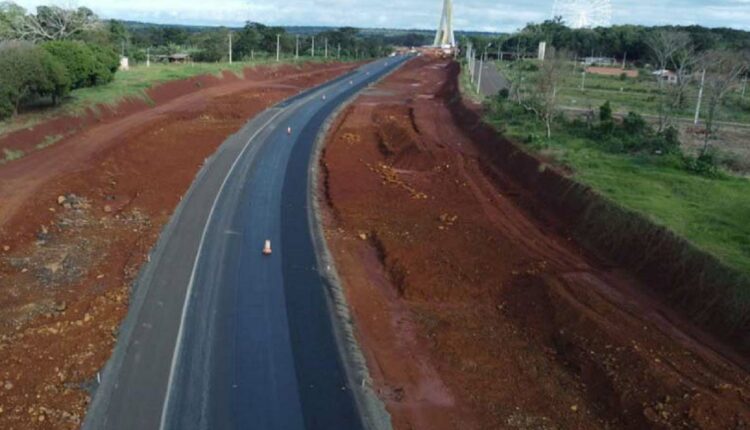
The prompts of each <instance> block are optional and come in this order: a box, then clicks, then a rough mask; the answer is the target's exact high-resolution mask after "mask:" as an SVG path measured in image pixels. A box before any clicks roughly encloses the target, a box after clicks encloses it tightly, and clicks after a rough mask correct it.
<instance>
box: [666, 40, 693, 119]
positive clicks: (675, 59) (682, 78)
mask: <svg viewBox="0 0 750 430" xmlns="http://www.w3.org/2000/svg"><path fill="white" fill-rule="evenodd" d="M699 57H700V56H699V55H698V54H697V53H696V52H695V47H694V46H693V44H692V43H690V42H688V43H687V44H685V45H684V46H682V47H681V48H680V49H678V50H677V51H676V52H675V53H674V54H673V55H672V66H673V67H674V72H675V75H676V77H677V82H676V83H675V84H674V85H671V86H670V88H669V90H668V91H667V93H668V96H669V105H670V106H669V107H670V108H671V109H672V110H673V111H675V110H679V109H682V108H683V107H685V102H686V101H687V100H686V96H687V90H688V88H689V87H690V85H691V84H692V83H693V80H694V77H695V66H696V64H698V62H699V60H700V58H699Z"/></svg>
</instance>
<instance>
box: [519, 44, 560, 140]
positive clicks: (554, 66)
mask: <svg viewBox="0 0 750 430" xmlns="http://www.w3.org/2000/svg"><path fill="white" fill-rule="evenodd" d="M568 65H569V61H568V56H567V55H565V53H563V52H558V51H555V50H554V49H550V50H548V51H547V57H546V58H545V60H544V61H543V62H542V64H541V66H540V68H539V72H538V73H537V75H536V77H535V79H534V82H533V89H532V92H531V94H530V96H529V98H528V99H527V100H526V101H524V102H523V106H524V107H525V108H526V109H528V110H529V111H532V112H534V113H535V114H536V116H537V117H538V118H539V119H540V120H541V121H542V122H543V123H544V126H545V128H546V129H547V138H548V139H549V138H550V137H552V120H553V119H554V117H555V112H556V111H557V105H558V103H559V99H558V91H559V89H560V85H561V83H562V78H563V76H564V75H565V70H566V68H567V67H568Z"/></svg>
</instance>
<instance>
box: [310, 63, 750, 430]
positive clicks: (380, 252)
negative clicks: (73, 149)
mask: <svg viewBox="0 0 750 430" xmlns="http://www.w3.org/2000/svg"><path fill="white" fill-rule="evenodd" d="M454 66H455V65H451V64H450V63H448V62H446V61H439V60H430V59H428V58H424V57H422V58H418V59H415V60H413V61H412V62H411V63H409V64H408V65H406V66H405V67H404V68H403V69H401V70H400V71H399V72H397V73H395V74H394V75H392V76H391V77H389V78H388V79H386V80H385V81H383V82H382V83H381V84H380V85H378V86H376V87H375V88H373V89H371V90H369V91H368V92H367V93H365V94H364V95H363V96H361V97H359V98H358V99H357V101H356V102H355V103H354V104H353V105H351V106H350V107H349V108H348V109H347V110H346V111H344V113H342V115H341V116H340V117H339V119H338V121H337V122H336V123H335V124H334V127H333V128H332V131H331V133H330V134H329V136H328V141H327V146H326V149H325V152H324V155H323V159H322V161H321V163H322V167H323V168H322V169H321V172H322V177H321V185H320V186H321V188H322V193H321V195H323V196H325V199H326V202H325V205H323V206H324V207H326V208H327V209H326V214H325V215H326V216H325V219H326V221H325V223H326V225H325V228H326V236H327V239H328V241H329V245H330V247H331V249H332V251H333V253H334V257H335V260H336V262H337V267H338V270H339V272H340V275H341V278H342V282H343V284H344V287H345V291H346V293H347V296H348V299H349V302H350V305H351V307H352V311H353V314H354V319H355V323H356V327H357V331H358V336H359V339H360V341H361V343H362V345H363V349H364V353H365V356H366V358H367V361H368V366H369V368H370V370H371V373H372V375H373V378H374V384H375V386H376V388H377V390H378V392H379V393H380V396H381V398H382V399H383V400H384V401H385V403H386V406H387V408H388V410H389V412H390V413H391V414H392V415H393V420H394V424H395V426H396V428H397V429H430V430H432V429H456V428H460V429H500V428H520V429H553V428H561V429H601V428H632V429H642V428H670V429H672V428H674V429H677V428H703V429H719V428H721V429H724V428H727V429H734V428H737V429H742V428H747V427H748V426H750V377H749V376H750V375H749V374H748V373H747V371H746V370H743V369H748V366H747V364H748V362H747V358H746V357H742V356H739V355H737V354H736V353H734V352H733V351H732V350H731V349H730V348H727V347H725V346H723V345H720V344H718V343H717V342H714V341H713V340H712V339H711V338H710V337H708V336H706V335H705V334H703V333H702V332H700V331H699V330H697V329H695V328H694V327H693V326H692V325H691V324H689V323H688V322H686V321H684V320H683V319H682V318H681V317H679V316H678V315H676V314H674V313H673V312H671V311H670V310H669V309H667V308H665V307H664V306H663V305H662V304H660V302H659V301H657V300H655V299H654V298H652V297H651V296H649V295H648V294H646V293H644V292H647V291H649V289H651V288H656V287H658V286H655V285H642V284H639V283H638V282H637V281H635V280H633V279H631V278H630V277H629V276H628V274H627V273H623V272H622V271H621V270H618V269H617V268H616V267H612V266H610V265H608V264H606V262H602V261H599V260H598V259H597V257H596V256H591V255H586V253H585V252H583V251H582V250H581V249H580V248H579V247H578V246H577V245H576V244H575V243H573V241H572V240H571V239H570V238H569V237H568V236H567V235H566V234H565V230H564V228H563V226H562V225H561V224H560V223H559V222H558V221H557V220H556V218H554V217H552V216H549V215H548V214H544V213H542V212H539V211H537V210H535V209H534V208H537V207H540V206H541V205H539V204H536V202H535V200H534V199H535V197H534V194H533V193H532V192H528V191H527V190H522V189H520V188H519V187H517V186H516V185H515V184H514V182H513V181H512V180H511V179H510V178H508V177H507V176H506V175H504V174H503V172H498V171H493V168H492V167H491V166H487V165H483V164H482V163H481V158H480V157H479V151H478V145H482V144H483V143H484V142H472V141H471V140H469V139H468V138H467V137H466V135H465V134H464V133H463V132H462V130H461V128H460V127H459V125H458V124H455V123H454V121H453V117H452V115H451V113H450V111H449V109H448V108H447V104H446V100H448V99H451V98H452V97H456V87H457V85H456V79H457V78H456V71H457V68H456V67H454ZM464 126H470V125H464ZM490 174H491V175H490ZM665 264H668V262H665Z"/></svg>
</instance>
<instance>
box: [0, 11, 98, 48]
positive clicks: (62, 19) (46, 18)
mask: <svg viewBox="0 0 750 430" xmlns="http://www.w3.org/2000/svg"><path fill="white" fill-rule="evenodd" d="M99 25H100V22H99V19H98V18H97V17H96V15H94V12H92V11H91V9H88V8H85V7H79V8H78V9H65V8H62V7H59V6H39V7H38V8H37V12H36V15H33V14H29V15H25V16H22V17H21V18H16V19H15V20H14V21H13V22H12V24H11V27H12V33H13V35H14V38H15V39H24V40H31V41H35V42H40V41H47V40H64V39H70V38H73V37H74V36H77V35H79V34H81V33H83V32H84V31H87V30H93V29H95V28H97V26H99Z"/></svg>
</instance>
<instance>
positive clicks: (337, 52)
mask: <svg viewBox="0 0 750 430" xmlns="http://www.w3.org/2000/svg"><path fill="white" fill-rule="evenodd" d="M336 58H341V44H340V43H339V45H338V47H337V48H336Z"/></svg>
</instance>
